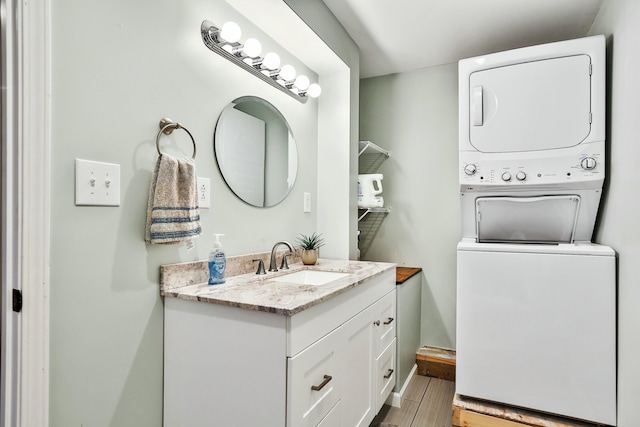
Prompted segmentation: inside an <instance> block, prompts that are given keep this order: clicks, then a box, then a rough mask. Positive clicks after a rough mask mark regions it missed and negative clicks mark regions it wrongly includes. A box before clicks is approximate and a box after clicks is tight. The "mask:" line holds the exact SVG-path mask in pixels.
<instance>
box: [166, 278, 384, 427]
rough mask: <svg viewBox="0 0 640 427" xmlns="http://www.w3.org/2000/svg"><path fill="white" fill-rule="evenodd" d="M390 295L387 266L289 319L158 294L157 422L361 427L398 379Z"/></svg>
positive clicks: (195, 426) (195, 425)
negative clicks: (161, 357)
mask: <svg viewBox="0 0 640 427" xmlns="http://www.w3.org/2000/svg"><path fill="white" fill-rule="evenodd" d="M395 293H396V290H395V269H389V270H387V271H385V272H383V273H382V274H379V275H376V276H374V277H371V278H370V279H367V280H366V281H364V282H362V283H360V284H358V285H357V286H355V287H353V288H350V289H348V290H346V291H344V292H342V293H339V294H337V295H335V296H333V297H331V298H329V299H326V300H325V301H323V302H321V303H318V304H316V305H313V306H311V307H309V308H307V309H305V310H302V311H300V312H298V313H295V314H293V315H283V314H278V313H269V312H264V311H256V310H247V309H241V308H236V307H229V306H225V305H219V304H209V303H204V302H198V301H188V300H184V299H180V298H165V368H164V371H165V378H164V384H165V387H164V425H165V426H167V427H175V426H189V427H199V426H203V427H204V426H216V425H220V426H223V425H224V426H226V425H234V426H258V425H259V426H261V427H263V426H265V427H268V426H273V427H283V426H287V427H307V426H313V427H315V426H324V427H328V426H331V427H337V426H344V427H355V426H363V427H366V426H368V425H369V424H370V423H371V421H372V420H373V418H374V416H375V414H376V413H377V412H378V410H379V408H380V407H381V406H382V404H383V403H384V400H385V399H386V398H387V396H388V395H389V393H390V392H391V389H392V388H393V384H395V376H394V373H393V371H392V369H393V368H394V364H395V320H392V321H389V319H391V318H395V300H396V297H395ZM385 322H386V324H385ZM384 377H386V378H384ZM387 384H391V386H390V387H389V386H388V385H387Z"/></svg>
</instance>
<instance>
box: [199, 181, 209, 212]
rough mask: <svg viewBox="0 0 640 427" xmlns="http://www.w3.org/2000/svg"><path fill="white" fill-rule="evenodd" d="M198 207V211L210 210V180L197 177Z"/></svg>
mask: <svg viewBox="0 0 640 427" xmlns="http://www.w3.org/2000/svg"><path fill="white" fill-rule="evenodd" d="M198 206H199V207H200V209H209V208H211V180H210V179H209V178H200V177H198Z"/></svg>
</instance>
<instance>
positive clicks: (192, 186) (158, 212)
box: [145, 154, 202, 244]
mask: <svg viewBox="0 0 640 427" xmlns="http://www.w3.org/2000/svg"><path fill="white" fill-rule="evenodd" d="M201 231H202V230H201V228H200V210H199V209H198V190H197V181H196V166H195V163H194V161H193V160H192V159H176V158H175V157H171V156H168V155H166V154H162V155H160V157H158V161H157V162H156V167H155V169H154V171H153V178H152V179H151V188H150V189H149V203H148V205H147V225H146V230H145V241H146V242H147V243H154V244H158V243H160V244H174V243H180V242H183V241H186V240H190V239H193V238H195V237H198V236H199V235H200V232H201Z"/></svg>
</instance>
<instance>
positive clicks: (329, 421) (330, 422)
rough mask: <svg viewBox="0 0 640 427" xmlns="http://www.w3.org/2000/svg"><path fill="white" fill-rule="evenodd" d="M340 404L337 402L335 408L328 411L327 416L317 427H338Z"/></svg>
mask: <svg viewBox="0 0 640 427" xmlns="http://www.w3.org/2000/svg"><path fill="white" fill-rule="evenodd" d="M340 402H341V401H340V400H339V401H338V403H336V406H334V407H333V409H332V410H331V411H329V413H328V414H327V416H326V417H324V419H323V420H322V421H320V424H318V425H317V427H336V426H339V425H340V410H341V408H340Z"/></svg>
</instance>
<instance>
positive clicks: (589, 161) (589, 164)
mask: <svg viewBox="0 0 640 427" xmlns="http://www.w3.org/2000/svg"><path fill="white" fill-rule="evenodd" d="M580 166H582V169H584V170H591V169H595V167H596V159H594V158H593V157H585V158H584V159H582V161H581V162H580Z"/></svg>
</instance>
